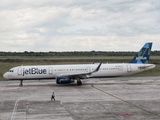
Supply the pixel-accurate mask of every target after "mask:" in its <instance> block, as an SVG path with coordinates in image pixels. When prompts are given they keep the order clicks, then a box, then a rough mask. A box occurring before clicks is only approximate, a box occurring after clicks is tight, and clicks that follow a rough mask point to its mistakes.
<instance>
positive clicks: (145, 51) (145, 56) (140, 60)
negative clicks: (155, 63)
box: [129, 43, 152, 64]
mask: <svg viewBox="0 0 160 120" xmlns="http://www.w3.org/2000/svg"><path fill="white" fill-rule="evenodd" d="M151 48H152V43H146V44H145V45H144V46H143V47H142V48H141V50H140V51H139V52H138V53H137V55H136V56H135V57H134V58H133V59H132V60H131V61H130V62H129V63H137V64H147V63H148V61H149V58H150V54H151Z"/></svg>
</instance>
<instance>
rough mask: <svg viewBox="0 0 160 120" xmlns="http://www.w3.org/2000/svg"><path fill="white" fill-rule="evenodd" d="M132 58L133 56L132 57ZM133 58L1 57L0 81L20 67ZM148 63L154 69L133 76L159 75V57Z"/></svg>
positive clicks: (110, 61)
mask: <svg viewBox="0 0 160 120" xmlns="http://www.w3.org/2000/svg"><path fill="white" fill-rule="evenodd" d="M133 56H134V55H133ZM133 56H128V55H127V56H87V57H86V56H77V57H76V56H72V57H71V56H24V55H21V56H1V57H0V80H3V79H4V78H3V73H4V72H6V71H8V70H9V69H10V68H12V67H15V66H21V65H51V64H52V65H56V64H83V63H89V64H90V63H91V62H92V61H95V62H103V63H126V62H129V61H130V60H131V59H132V58H133ZM150 63H154V64H156V68H154V69H152V70H149V71H145V72H142V73H138V74H135V75H133V76H155V75H156V76H157V75H160V74H159V71H160V56H151V60H150Z"/></svg>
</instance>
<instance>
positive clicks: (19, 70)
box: [17, 67, 23, 76]
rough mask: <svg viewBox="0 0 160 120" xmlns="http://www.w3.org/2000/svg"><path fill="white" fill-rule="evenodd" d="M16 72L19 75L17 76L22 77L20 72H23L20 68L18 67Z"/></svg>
mask: <svg viewBox="0 0 160 120" xmlns="http://www.w3.org/2000/svg"><path fill="white" fill-rule="evenodd" d="M17 72H18V75H19V76H20V75H22V72H23V71H22V67H19V68H18V71H17Z"/></svg>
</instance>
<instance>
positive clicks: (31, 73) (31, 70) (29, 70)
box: [23, 68, 47, 76]
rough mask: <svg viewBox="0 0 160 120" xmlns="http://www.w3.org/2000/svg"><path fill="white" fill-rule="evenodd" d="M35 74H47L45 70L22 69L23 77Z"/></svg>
mask: <svg viewBox="0 0 160 120" xmlns="http://www.w3.org/2000/svg"><path fill="white" fill-rule="evenodd" d="M35 74H47V70H46V69H39V68H29V69H25V68H23V76H24V75H35Z"/></svg>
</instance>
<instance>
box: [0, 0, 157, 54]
mask: <svg viewBox="0 0 160 120" xmlns="http://www.w3.org/2000/svg"><path fill="white" fill-rule="evenodd" d="M146 42H153V47H152V48H153V50H160V0H1V4H0V51H16V52H23V51H35V52H37V51H43V52H48V51H92V50H95V51H138V50H139V49H140V48H141V47H142V46H143V45H144V43H146Z"/></svg>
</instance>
